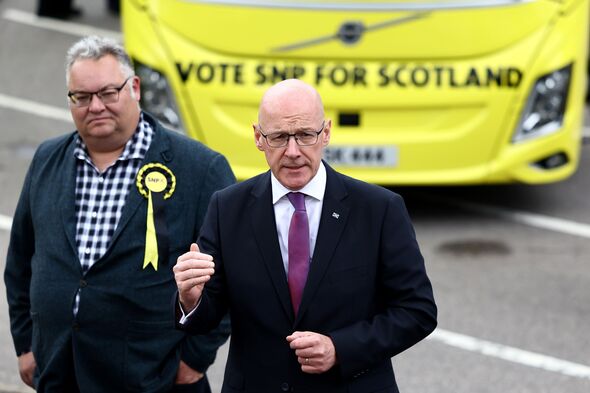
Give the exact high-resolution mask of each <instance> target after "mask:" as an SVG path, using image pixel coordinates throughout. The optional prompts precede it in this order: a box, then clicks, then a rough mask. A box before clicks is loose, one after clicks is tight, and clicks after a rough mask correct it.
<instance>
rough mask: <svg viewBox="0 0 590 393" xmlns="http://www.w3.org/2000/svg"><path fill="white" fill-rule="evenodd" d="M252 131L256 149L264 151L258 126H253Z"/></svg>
mask: <svg viewBox="0 0 590 393" xmlns="http://www.w3.org/2000/svg"><path fill="white" fill-rule="evenodd" d="M252 129H253V130H254V143H256V148H257V149H258V150H260V151H264V149H263V148H262V135H261V134H260V131H258V126H257V125H256V124H252Z"/></svg>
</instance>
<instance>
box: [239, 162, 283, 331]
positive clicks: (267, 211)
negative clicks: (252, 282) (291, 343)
mask: <svg viewBox="0 0 590 393" xmlns="http://www.w3.org/2000/svg"><path fill="white" fill-rule="evenodd" d="M248 211H249V212H250V223H251V225H252V233H253V234H254V237H255V239H256V243H257V244H258V249H259V250H260V254H261V255H262V259H263V260H264V264H265V265H266V269H267V270H268V274H269V275H270V278H271V280H272V283H273V285H274V287H275V290H276V292H277V295H278V297H279V299H280V302H281V304H282V306H283V309H284V311H285V313H286V314H287V316H288V317H289V319H290V320H293V319H294V315H293V308H292V306H291V298H290V295H289V286H288V285H287V275H286V274H285V268H284V267H283V257H282V256H281V249H280V247H279V241H278V235H277V226H276V221H275V215H274V209H273V205H272V187H271V185H270V172H267V173H265V174H264V175H262V176H260V178H259V180H258V182H257V183H256V185H255V186H254V187H253V189H252V200H251V203H250V209H249V210H248Z"/></svg>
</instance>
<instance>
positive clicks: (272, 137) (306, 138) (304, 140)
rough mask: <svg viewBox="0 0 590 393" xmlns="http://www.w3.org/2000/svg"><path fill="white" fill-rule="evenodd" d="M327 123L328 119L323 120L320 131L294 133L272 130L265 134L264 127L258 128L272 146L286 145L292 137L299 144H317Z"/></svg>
mask: <svg viewBox="0 0 590 393" xmlns="http://www.w3.org/2000/svg"><path fill="white" fill-rule="evenodd" d="M325 125H326V121H322V128H320V130H319V131H297V132H295V133H293V134H290V133H288V132H270V133H268V134H266V135H265V134H264V133H263V132H262V127H260V125H259V126H258V130H259V131H260V135H262V136H263V137H264V138H265V139H266V143H268V145H269V146H270V147H285V146H287V145H288V144H289V139H291V137H293V138H295V142H297V144H298V145H299V146H311V145H315V144H316V143H317V142H318V137H319V136H320V134H321V133H322V131H324V126H325Z"/></svg>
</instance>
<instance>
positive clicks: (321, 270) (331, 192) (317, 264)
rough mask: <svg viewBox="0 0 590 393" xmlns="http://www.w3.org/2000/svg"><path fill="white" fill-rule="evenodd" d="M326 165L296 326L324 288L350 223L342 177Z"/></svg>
mask: <svg viewBox="0 0 590 393" xmlns="http://www.w3.org/2000/svg"><path fill="white" fill-rule="evenodd" d="M324 165H325V166H326V174H327V179H326V192H325V194H324V202H323V206H322V216H321V218H320V225H319V228H318V236H317V239H316V244H315V249H314V253H313V258H312V261H311V264H310V266H309V273H308V275H307V282H306V284H305V289H304V290H303V297H302V299H301V305H300V306H299V312H298V313H297V319H296V321H295V325H297V323H299V321H300V320H301V318H302V316H303V314H305V311H306V310H307V308H308V307H309V304H310V303H311V301H312V299H313V297H314V295H315V292H316V291H317V289H318V287H319V286H320V284H321V282H322V279H323V277H324V274H325V273H326V270H327V268H328V266H329V265H330V262H331V260H332V255H333V254H334V250H335V249H336V246H337V245H338V241H339V240H340V236H341V235H342V232H343V231H344V228H345V226H346V222H347V220H348V214H349V208H348V205H347V204H346V203H345V201H344V200H345V198H346V196H347V193H346V189H345V187H344V184H342V180H341V179H340V177H339V176H340V175H339V174H337V173H336V172H335V171H334V170H333V169H332V168H330V167H329V166H328V165H327V164H326V163H324Z"/></svg>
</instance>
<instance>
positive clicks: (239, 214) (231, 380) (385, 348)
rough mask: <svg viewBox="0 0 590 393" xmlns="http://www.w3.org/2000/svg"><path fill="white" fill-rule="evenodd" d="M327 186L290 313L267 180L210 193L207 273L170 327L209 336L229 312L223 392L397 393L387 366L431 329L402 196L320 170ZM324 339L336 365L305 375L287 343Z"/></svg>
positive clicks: (427, 288) (204, 238)
mask: <svg viewBox="0 0 590 393" xmlns="http://www.w3.org/2000/svg"><path fill="white" fill-rule="evenodd" d="M326 170H327V184H326V192H325V197H324V201H323V207H322V214H321V219H320V224H319V230H318V237H317V241H316V246H315V250H314V252H313V258H312V261H311V265H310V271H309V275H308V279H307V282H306V286H305V289H304V292H303V297H302V301H301V305H300V310H299V312H298V314H297V315H294V312H293V310H292V307H291V301H290V297H289V290H288V285H287V277H286V274H285V270H284V267H283V263H282V259H281V252H280V247H279V243H278V236H277V231H276V224H275V216H274V212H273V206H272V199H271V196H272V190H271V184H270V172H267V173H265V174H262V175H259V176H257V177H255V178H253V179H250V180H248V181H245V182H243V183H241V184H237V185H234V186H231V187H228V188H226V189H224V190H222V191H220V192H217V193H215V194H214V196H213V197H212V199H211V203H210V206H209V209H208V212H207V216H206V218H205V222H204V224H203V227H202V229H201V236H200V239H199V243H200V246H201V250H202V251H203V252H206V253H210V254H212V255H213V258H214V261H215V263H216V272H215V274H214V276H213V277H212V279H211V280H210V281H209V282H208V283H207V284H206V285H205V291H204V293H203V296H202V298H201V303H200V305H199V307H198V308H197V310H196V311H195V313H194V314H192V315H191V318H190V319H189V320H188V322H187V324H186V325H184V326H182V327H181V328H183V329H186V330H187V331H189V332H192V333H202V332H206V331H208V330H209V329H211V328H212V327H214V326H215V325H216V324H217V323H218V321H219V320H220V318H221V317H222V316H223V315H224V313H225V312H226V310H227V309H229V312H230V316H231V323H232V336H231V339H230V340H231V341H230V342H231V344H230V350H229V356H228V361H227V365H226V371H225V379H224V384H223V390H222V391H223V392H224V393H229V392H274V391H293V392H322V393H326V392H358V393H366V392H397V391H398V389H397V386H396V382H395V378H394V374H393V370H392V365H391V359H390V358H391V357H392V356H394V355H396V354H398V353H400V352H402V351H403V350H405V349H407V348H408V347H410V346H412V345H413V344H415V343H417V342H418V341H420V340H421V339H423V338H424V337H426V336H427V335H428V334H429V333H430V332H432V330H433V329H434V328H435V326H436V312H437V310H436V305H435V303H434V299H433V294H432V287H431V284H430V281H429V279H428V277H427V275H426V272H425V267H424V261H423V258H422V255H421V253H420V250H419V248H418V244H417V242H416V238H415V234H414V230H413V228H412V225H411V222H410V218H409V216H408V213H407V211H406V208H405V205H404V203H403V200H402V198H401V197H400V196H399V195H397V194H395V193H393V192H391V191H388V190H386V189H384V188H381V187H378V186H374V185H369V184H367V183H363V182H360V181H357V180H355V179H352V178H349V177H346V176H344V175H341V174H339V173H337V172H335V171H334V170H332V169H331V168H330V167H329V166H327V165H326ZM295 330H299V331H304V330H308V331H314V332H318V333H322V334H324V335H328V336H330V337H331V339H332V341H333V342H334V345H335V347H336V355H337V362H338V363H337V365H336V366H335V367H333V368H332V369H331V370H329V371H328V372H326V373H324V374H320V375H310V374H305V373H303V372H302V371H301V369H300V365H299V364H298V363H297V358H296V356H295V353H294V351H293V350H292V349H290V348H289V343H288V342H287V341H286V339H285V338H286V337H287V336H288V335H290V334H291V333H293V331H295Z"/></svg>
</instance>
